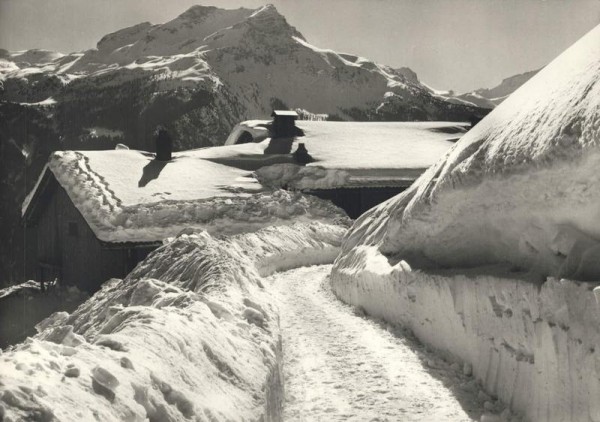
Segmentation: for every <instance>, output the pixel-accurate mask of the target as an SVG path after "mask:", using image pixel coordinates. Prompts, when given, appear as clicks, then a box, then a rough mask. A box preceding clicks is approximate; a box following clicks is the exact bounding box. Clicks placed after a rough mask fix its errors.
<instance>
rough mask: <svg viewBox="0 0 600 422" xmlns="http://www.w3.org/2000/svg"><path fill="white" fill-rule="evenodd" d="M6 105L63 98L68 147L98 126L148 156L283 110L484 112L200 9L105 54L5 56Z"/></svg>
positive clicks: (209, 141)
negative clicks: (147, 150) (169, 135)
mask: <svg viewBox="0 0 600 422" xmlns="http://www.w3.org/2000/svg"><path fill="white" fill-rule="evenodd" d="M0 82H1V83H2V89H1V91H0V99H1V100H4V101H10V102H18V103H39V102H41V101H48V99H49V98H52V100H53V101H55V102H56V105H55V110H56V115H55V116H54V117H55V119H56V121H57V123H58V125H59V130H60V134H61V135H62V136H63V137H64V139H65V142H67V143H73V142H75V141H84V142H85V138H86V137H87V136H88V132H89V131H88V130H87V128H90V127H104V128H108V129H111V130H113V131H114V130H118V131H120V132H122V133H123V138H124V141H125V142H127V143H128V144H130V145H132V146H138V147H143V146H147V145H146V144H147V139H148V137H149V136H150V133H151V131H152V130H154V128H155V127H156V125H157V124H159V123H161V124H166V125H167V126H168V127H169V128H170V129H171V130H172V131H173V132H174V135H175V136H174V138H176V139H177V140H178V143H179V144H178V145H179V147H180V148H185V147H192V146H202V145H214V144H218V143H220V142H221V141H223V140H224V139H225V138H224V135H226V133H227V132H228V131H229V130H230V129H231V127H232V126H233V124H235V123H237V122H238V121H240V120H244V119H248V118H255V117H264V116H266V115H268V114H269V113H270V111H271V109H272V108H273V107H291V108H301V109H304V110H307V111H309V112H312V113H324V114H328V115H329V116H330V117H331V118H335V119H341V120H402V121H404V120H463V121H464V120H467V119H468V118H469V116H470V115H472V114H482V113H484V112H483V111H482V110H479V109H478V108H476V107H473V106H469V105H465V104H453V103H452V102H448V101H445V100H443V99H440V98H437V97H435V96H433V95H431V92H430V90H428V89H427V88H426V87H425V86H424V85H422V84H421V83H420V82H419V80H418V78H417V75H416V74H415V73H414V72H412V71H411V70H410V69H407V68H402V69H393V68H390V67H388V66H384V65H379V64H377V63H374V62H372V61H369V60H367V59H364V58H361V57H357V56H353V55H350V54H341V53H336V52H334V51H331V50H324V49H321V48H317V47H315V46H313V45H311V44H309V43H308V42H307V41H306V40H305V39H304V37H303V36H302V34H300V33H299V32H298V31H297V30H296V29H295V28H294V27H292V26H290V25H289V24H288V23H287V21H286V20H285V18H284V17H283V16H282V15H281V14H279V13H278V12H277V10H276V9H275V8H274V7H273V6H265V7H262V8H260V9H257V10H250V9H237V10H223V9H218V8H216V7H204V6H194V7H192V8H190V9H189V10H187V11H186V12H185V13H183V14H181V15H180V16H178V17H177V18H175V19H173V20H171V21H169V22H167V23H165V24H161V25H153V24H150V23H147V22H146V23H141V24H138V25H135V26H132V27H129V28H125V29H122V30H119V31H117V32H114V33H112V34H109V35H106V36H104V37H103V38H102V39H101V40H100V41H99V42H98V44H97V46H96V48H95V49H91V50H88V51H85V52H83V53H72V54H67V55H63V54H60V53H53V52H48V51H42V50H30V51H26V52H16V53H14V52H13V53H11V52H7V51H3V54H0Z"/></svg>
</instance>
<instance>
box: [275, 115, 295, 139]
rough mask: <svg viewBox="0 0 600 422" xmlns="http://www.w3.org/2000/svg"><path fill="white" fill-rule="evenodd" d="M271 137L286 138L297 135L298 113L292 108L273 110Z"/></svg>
mask: <svg viewBox="0 0 600 422" xmlns="http://www.w3.org/2000/svg"><path fill="white" fill-rule="evenodd" d="M271 117H273V126H272V133H271V138H286V137H291V136H295V135H296V119H298V113H296V112H295V111H292V110H273V113H272V114H271Z"/></svg>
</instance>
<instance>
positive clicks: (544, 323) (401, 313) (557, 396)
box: [332, 26, 600, 421]
mask: <svg viewBox="0 0 600 422" xmlns="http://www.w3.org/2000/svg"><path fill="white" fill-rule="evenodd" d="M599 79H600V26H599V27H597V28H595V29H594V30H592V31H591V32H590V33H589V34H588V35H586V36H585V37H584V38H582V39H581V40H580V41H579V42H577V43H576V44H575V45H574V46H573V47H571V48H570V49H568V50H567V51H566V52H565V53H563V54H562V55H561V56H560V57H559V58H557V59H556V60H555V61H553V62H552V63H551V64H549V65H548V66H547V67H545V68H544V69H543V70H541V71H540V72H539V73H538V74H537V75H536V76H534V77H533V78H532V79H531V80H530V81H529V82H527V83H526V84H525V85H523V86H522V87H521V88H520V89H519V90H517V91H516V92H515V93H514V94H513V95H511V96H510V97H509V98H508V99H507V100H506V101H504V102H503V103H502V104H501V105H500V106H498V107H497V108H496V109H495V110H494V111H492V112H491V113H490V114H489V115H488V116H487V117H486V118H485V119H483V120H482V121H481V122H480V123H479V124H478V125H476V126H475V127H474V128H473V129H472V130H471V131H469V132H468V133H467V134H466V135H465V136H464V137H463V138H461V140H460V141H459V142H458V143H457V144H456V145H455V146H454V147H453V148H452V149H451V150H450V151H449V153H448V154H447V157H446V158H445V159H444V160H442V161H440V162H439V163H437V164H436V165H434V166H433V167H431V168H430V169H428V170H427V171H426V172H425V173H424V174H423V176H421V178H420V179H419V180H417V182H416V183H415V184H414V185H413V186H412V187H411V188H410V189H408V190H407V191H405V192H403V193H402V194H401V195H398V196H397V197H395V198H392V199H390V200H388V201H387V202H385V203H383V204H381V205H379V206H378V207H376V208H374V209H372V210H369V211H368V212H366V213H365V214H363V215H362V216H361V217H360V218H359V219H358V220H357V221H356V223H355V224H354V226H353V227H352V229H351V230H350V231H349V233H348V234H347V235H346V237H345V240H344V243H343V245H342V249H343V250H342V254H341V255H340V257H339V258H338V259H337V261H336V263H335V265H334V268H333V272H332V285H333V289H334V291H335V292H336V294H337V295H338V296H339V297H340V298H341V299H342V300H344V301H346V302H348V303H352V304H354V305H357V306H361V307H363V308H365V309H366V311H367V312H368V313H370V314H373V315H375V316H378V317H382V318H384V319H386V320H388V321H391V322H395V323H399V324H402V325H404V326H408V327H410V328H411V329H412V330H413V331H414V332H415V334H416V335H417V336H418V337H419V338H420V339H421V340H422V341H423V342H425V343H427V344H431V345H434V346H435V347H436V348H438V349H440V350H441V351H446V352H447V353H448V354H449V355H450V356H451V357H453V358H455V359H458V360H461V361H463V362H465V363H466V365H467V368H471V367H472V370H473V372H474V374H475V376H476V377H477V378H478V379H480V380H481V381H482V382H483V384H484V386H485V387H486V389H487V390H488V391H489V392H491V393H493V394H495V395H497V396H498V397H499V398H500V399H502V400H503V401H505V402H506V403H508V404H510V406H511V407H512V408H513V409H515V410H517V411H519V412H522V413H523V414H524V415H525V416H526V417H527V418H528V419H531V420H556V421H588V420H590V421H592V420H593V421H597V420H600V407H598V401H597V397H598V393H599V392H600V384H599V381H598V380H599V379H600V378H599V375H600V369H599V368H600V366H599V365H598V362H600V354H599V352H598V351H597V347H598V344H599V340H600V335H599V334H600V333H599V331H600V320H599V318H600V317H599V309H597V306H598V305H597V303H596V299H595V297H594V294H593V290H592V289H593V288H594V287H595V286H597V285H598V284H599V281H598V280H600V265H599V264H598V263H599V262H600V259H599V258H600V253H599V252H598V251H600V243H598V239H600V230H599V229H598V224H597V221H598V217H599V215H600V194H599V192H600V178H599V176H598V171H597V168H598V165H599V164H600V84H599V83H598V80H599ZM411 268H412V269H419V271H413V270H412V269H411ZM560 277H564V278H570V279H575V280H594V282H591V283H581V282H578V281H572V280H565V279H561V278H560Z"/></svg>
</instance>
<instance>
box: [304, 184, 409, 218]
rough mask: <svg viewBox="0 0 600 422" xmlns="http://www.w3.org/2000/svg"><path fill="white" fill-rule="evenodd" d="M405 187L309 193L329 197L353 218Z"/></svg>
mask: <svg viewBox="0 0 600 422" xmlns="http://www.w3.org/2000/svg"><path fill="white" fill-rule="evenodd" d="M405 190H406V188H405V187H372V188H371V187H369V188H367V187H357V188H335V189H318V190H311V191H308V192H307V193H309V194H311V195H314V196H317V197H319V198H321V199H327V200H329V201H331V202H333V203H334V204H335V205H337V206H338V207H340V208H341V209H343V210H344V211H346V214H348V216H349V217H350V218H352V219H356V218H358V217H359V216H360V215H361V214H362V213H364V212H365V211H367V210H369V209H371V208H373V207H374V206H376V205H379V204H381V203H382V202H384V201H387V200H388V199H390V198H392V197H393V196H396V195H398V194H399V193H400V192H403V191H405Z"/></svg>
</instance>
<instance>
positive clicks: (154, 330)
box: [0, 222, 347, 422]
mask: <svg viewBox="0 0 600 422" xmlns="http://www.w3.org/2000/svg"><path fill="white" fill-rule="evenodd" d="M346 229H347V227H344V226H341V225H332V224H324V223H319V222H314V223H310V224H296V225H293V226H278V227H269V228H265V229H263V230H260V231H258V232H255V233H247V234H243V235H238V236H233V237H228V238H222V239H216V238H214V237H212V236H210V235H209V234H207V233H206V232H202V233H198V234H191V235H187V234H183V235H180V236H179V237H177V238H175V239H174V240H173V241H171V242H170V243H167V244H166V245H164V246H163V247H161V248H159V249H157V250H156V251H155V252H153V253H152V254H151V255H150V256H149V257H148V258H147V259H146V260H144V261H143V262H141V263H140V264H139V265H138V267H136V269H135V270H134V271H133V272H132V273H131V274H130V275H129V276H128V277H127V278H126V279H124V280H117V279H114V280H111V281H109V282H107V283H105V284H104V285H103V287H102V289H101V290H100V291H99V292H97V293H96V294H95V295H94V296H93V297H92V298H90V299H89V300H88V301H87V302H85V303H84V304H83V305H81V306H80V307H79V308H78V309H77V310H76V311H75V312H74V313H73V314H71V315H69V314H67V313H64V312H63V313H57V314H54V315H53V316H51V317H50V318H48V319H46V320H44V321H43V322H42V323H40V324H39V327H38V328H39V330H40V331H41V332H40V333H39V334H38V335H36V336H35V337H32V338H29V339H28V340H26V341H25V342H24V343H22V344H19V345H16V346H14V347H11V348H9V349H8V350H7V351H5V352H4V353H3V354H0V420H3V421H5V422H8V421H15V420H25V419H27V420H39V421H50V420H58V421H82V420H86V421H87V420H103V421H113V420H122V421H145V420H150V421H157V422H158V421H161V422H162V421H189V420H195V421H224V420H264V421H276V420H280V419H281V406H282V400H283V385H282V379H281V368H280V362H281V359H280V354H281V339H280V334H279V321H278V310H277V309H276V308H275V307H274V305H273V300H272V299H271V297H270V296H269V293H268V292H267V291H266V290H265V289H264V288H263V285H262V282H261V274H262V275H267V274H270V273H271V272H273V271H275V270H283V269H288V268H293V267H295V266H299V265H306V264H323V263H329V262H332V261H333V260H334V258H335V256H337V254H338V253H339V246H340V243H341V238H342V236H343V234H344V232H345V231H346Z"/></svg>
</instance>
